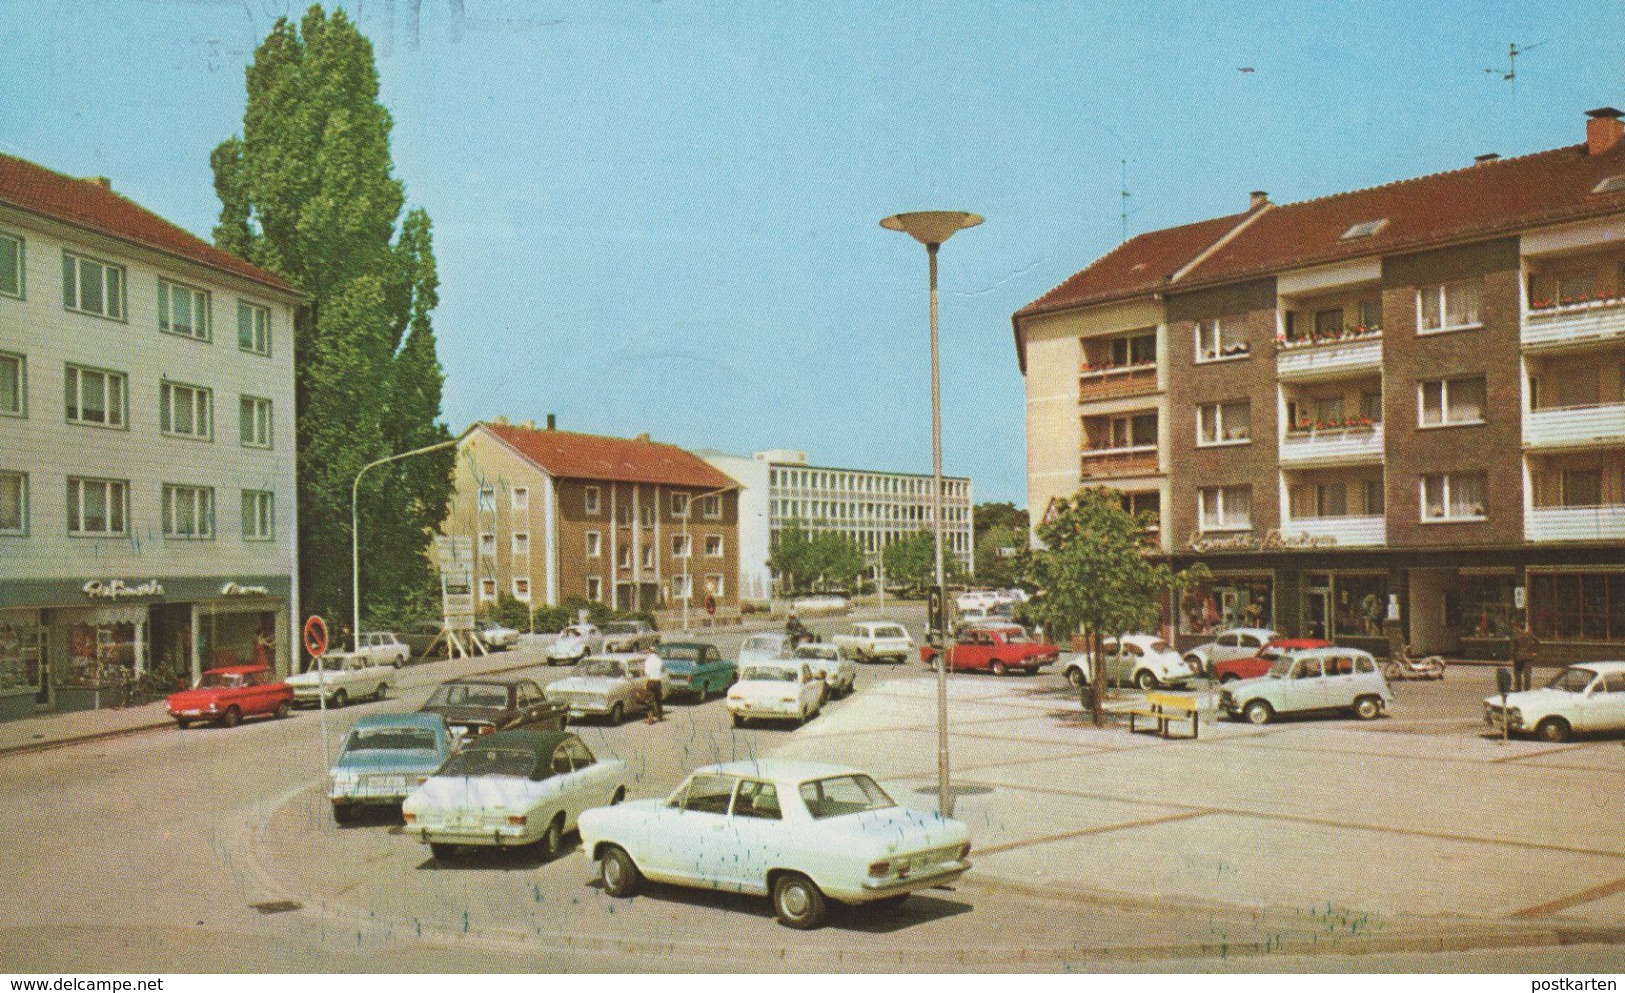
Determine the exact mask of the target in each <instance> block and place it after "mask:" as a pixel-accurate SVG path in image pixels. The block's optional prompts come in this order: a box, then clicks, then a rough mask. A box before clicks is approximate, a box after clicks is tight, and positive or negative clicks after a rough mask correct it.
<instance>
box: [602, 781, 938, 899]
mask: <svg viewBox="0 0 1625 993" xmlns="http://www.w3.org/2000/svg"><path fill="white" fill-rule="evenodd" d="M581 843H582V848H583V850H584V851H586V853H587V855H588V856H589V857H591V858H593V859H595V860H596V861H597V862H598V863H599V871H600V874H601V876H602V880H603V885H604V891H605V892H607V893H608V894H609V895H611V896H617V897H626V896H632V895H633V894H634V893H636V892H637V890H638V887H639V884H640V883H641V882H642V880H643V879H645V878H647V879H653V880H656V881H659V882H665V883H675V884H678V885H681V886H695V887H700V888H702V889H719V890H725V891H729V892H735V893H754V894H760V895H769V896H771V897H772V899H773V911H774V913H775V915H776V916H777V917H778V919H779V922H780V923H782V924H785V925H787V926H789V927H793V928H811V927H817V926H818V924H819V923H820V922H822V921H823V920H824V917H825V915H826V913H827V912H828V909H829V901H831V900H836V901H839V902H841V903H848V904H861V903H885V904H893V903H899V902H901V901H903V900H905V899H907V898H908V894H909V893H911V892H913V891H914V890H918V889H925V888H928V887H932V886H941V885H943V884H945V883H948V882H952V881H953V880H955V879H958V878H959V877H960V876H961V875H963V874H964V873H965V870H967V869H969V868H970V862H969V861H968V858H969V856H970V831H969V829H967V828H966V826H965V825H964V824H962V823H960V822H959V821H955V820H950V819H949V818H946V817H943V816H942V815H940V814H934V813H921V812H919V811H913V810H905V809H903V808H902V807H899V806H898V805H897V804H896V803H895V802H894V801H893V800H892V798H891V797H889V796H887V795H886V791H885V790H883V789H881V788H880V786H879V784H877V783H876V782H875V781H874V779H873V778H871V777H870V776H869V775H867V774H866V773H862V772H859V771H857V770H855V769H848V768H843V767H841V766H833V765H824V764H822V763H813V762H793V761H784V760H778V759H762V760H755V761H743V762H729V763H726V764H723V765H713V766H706V767H704V768H702V769H696V770H695V771H694V772H693V773H692V774H691V775H690V776H689V777H688V779H687V780H686V781H685V782H684V783H683V784H682V785H681V786H679V787H677V791H676V792H674V793H673V794H672V795H671V796H669V797H667V798H666V799H664V800H637V801H634V802H632V803H626V804H622V805H620V806H618V807H607V808H604V809H600V810H589V811H587V812H586V813H584V814H582V815H581Z"/></svg>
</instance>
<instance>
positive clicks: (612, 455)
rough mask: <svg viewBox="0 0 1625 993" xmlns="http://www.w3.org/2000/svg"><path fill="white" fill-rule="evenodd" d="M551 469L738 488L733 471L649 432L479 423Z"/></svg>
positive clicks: (560, 473)
mask: <svg viewBox="0 0 1625 993" xmlns="http://www.w3.org/2000/svg"><path fill="white" fill-rule="evenodd" d="M478 426H479V427H481V428H484V429H485V430H486V431H489V432H490V433H491V434H493V435H495V436H496V437H497V438H499V439H500V440H502V441H503V442H505V443H507V445H508V446H509V447H510V448H512V449H514V450H515V451H516V452H518V453H519V454H520V455H522V456H524V457H525V458H527V459H529V460H530V461H531V462H534V463H535V464H536V465H538V466H540V467H541V468H542V469H544V470H546V471H547V472H548V473H549V474H550V475H553V476H557V477H560V478H565V479H602V480H606V481H610V482H617V483H661V484H665V485H668V486H694V487H704V488H705V489H708V490H717V489H736V488H738V486H739V484H738V483H737V482H735V481H734V479H733V477H731V476H728V475H726V474H724V473H722V472H721V471H719V470H717V469H715V468H713V467H712V466H711V464H710V463H708V462H706V461H705V460H704V459H701V458H700V457H699V456H697V455H692V454H690V453H688V452H686V451H684V450H683V449H681V448H678V447H677V446H676V445H667V444H662V443H661V442H657V441H649V440H648V439H647V438H607V437H604V436H602V435H596V434H575V433H573V432H570V431H539V430H537V429H535V428H524V427H518V426H516V425H512V424H490V423H481V424H479V425H478Z"/></svg>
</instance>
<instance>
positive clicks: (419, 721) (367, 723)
mask: <svg viewBox="0 0 1625 993" xmlns="http://www.w3.org/2000/svg"><path fill="white" fill-rule="evenodd" d="M403 726H404V727H422V728H426V729H429V730H433V729H435V728H440V729H442V730H443V729H444V728H445V726H446V719H445V718H444V717H441V716H440V715H439V714H425V713H423V712H422V711H412V712H410V713H405V714H368V715H367V716H366V717H363V718H361V719H360V720H358V721H356V722H355V724H354V725H352V730H353V729H357V728H381V727H403Z"/></svg>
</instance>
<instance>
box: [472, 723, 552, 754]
mask: <svg viewBox="0 0 1625 993" xmlns="http://www.w3.org/2000/svg"><path fill="white" fill-rule="evenodd" d="M574 737H575V735H573V734H571V733H570V732H569V731H533V730H531V729H530V728H509V729H508V730H506V731H493V732H492V733H490V734H487V735H482V736H481V737H480V738H478V739H476V744H478V745H479V747H481V748H517V749H521V750H523V751H527V752H530V753H531V754H533V755H537V756H542V757H547V756H551V755H552V754H553V749H555V748H557V747H559V743H560V742H562V741H565V740H566V739H569V738H574Z"/></svg>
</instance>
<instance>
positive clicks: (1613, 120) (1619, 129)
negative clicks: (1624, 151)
mask: <svg viewBox="0 0 1625 993" xmlns="http://www.w3.org/2000/svg"><path fill="white" fill-rule="evenodd" d="M1586 117H1587V118H1589V120H1587V121H1586V151H1587V152H1589V153H1590V154H1592V155H1601V154H1602V153H1603V152H1606V151H1608V150H1609V149H1611V148H1613V147H1614V146H1615V145H1617V144H1619V139H1621V138H1625V124H1621V123H1620V122H1619V119H1620V118H1621V117H1625V114H1621V113H1620V112H1619V111H1617V110H1615V109H1614V108H1612V107H1598V108H1597V109H1596V110H1588V111H1586Z"/></svg>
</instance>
